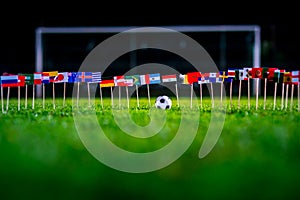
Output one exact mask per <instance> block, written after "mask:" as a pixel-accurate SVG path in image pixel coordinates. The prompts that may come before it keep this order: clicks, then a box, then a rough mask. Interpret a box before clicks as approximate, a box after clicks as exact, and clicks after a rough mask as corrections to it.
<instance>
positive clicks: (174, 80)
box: [162, 74, 177, 83]
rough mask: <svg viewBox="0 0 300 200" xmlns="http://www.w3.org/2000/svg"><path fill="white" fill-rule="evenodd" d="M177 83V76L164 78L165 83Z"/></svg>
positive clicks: (165, 76)
mask: <svg viewBox="0 0 300 200" xmlns="http://www.w3.org/2000/svg"><path fill="white" fill-rule="evenodd" d="M176 81H177V77H176V74H172V75H164V76H162V82H163V83H167V82H176Z"/></svg>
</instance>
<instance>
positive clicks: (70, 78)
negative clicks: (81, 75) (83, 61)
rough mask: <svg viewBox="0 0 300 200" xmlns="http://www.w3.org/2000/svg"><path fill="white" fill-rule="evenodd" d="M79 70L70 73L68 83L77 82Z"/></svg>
mask: <svg viewBox="0 0 300 200" xmlns="http://www.w3.org/2000/svg"><path fill="white" fill-rule="evenodd" d="M76 77H77V72H69V73H68V83H76Z"/></svg>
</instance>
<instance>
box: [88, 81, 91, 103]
mask: <svg viewBox="0 0 300 200" xmlns="http://www.w3.org/2000/svg"><path fill="white" fill-rule="evenodd" d="M87 89H88V101H89V106H91V91H90V83H89V82H88V83H87Z"/></svg>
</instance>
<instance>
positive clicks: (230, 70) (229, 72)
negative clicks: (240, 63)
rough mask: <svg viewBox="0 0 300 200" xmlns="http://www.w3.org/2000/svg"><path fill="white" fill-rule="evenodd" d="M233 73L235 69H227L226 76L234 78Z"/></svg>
mask: <svg viewBox="0 0 300 200" xmlns="http://www.w3.org/2000/svg"><path fill="white" fill-rule="evenodd" d="M235 71H236V70H235V69H228V74H227V76H228V77H232V78H234V77H235Z"/></svg>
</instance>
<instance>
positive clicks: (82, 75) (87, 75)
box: [75, 72, 93, 83]
mask: <svg viewBox="0 0 300 200" xmlns="http://www.w3.org/2000/svg"><path fill="white" fill-rule="evenodd" d="M92 80H93V76H92V72H78V73H77V76H76V79H75V82H80V83H88V82H92Z"/></svg>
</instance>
